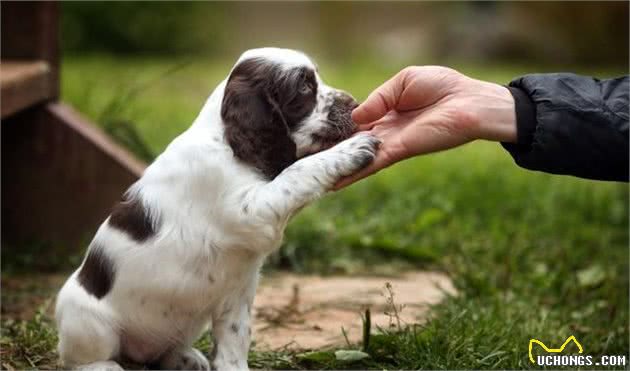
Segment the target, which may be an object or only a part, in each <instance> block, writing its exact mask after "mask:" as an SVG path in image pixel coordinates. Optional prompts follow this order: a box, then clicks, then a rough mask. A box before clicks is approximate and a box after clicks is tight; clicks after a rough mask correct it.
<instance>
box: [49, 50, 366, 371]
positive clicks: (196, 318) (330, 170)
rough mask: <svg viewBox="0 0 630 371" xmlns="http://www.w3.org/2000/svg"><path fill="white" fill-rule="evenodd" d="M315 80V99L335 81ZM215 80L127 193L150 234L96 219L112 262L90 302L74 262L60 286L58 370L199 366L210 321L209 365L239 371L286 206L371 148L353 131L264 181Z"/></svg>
mask: <svg viewBox="0 0 630 371" xmlns="http://www.w3.org/2000/svg"><path fill="white" fill-rule="evenodd" d="M252 56H257V57H261V56H262V57H264V58H269V59H271V60H274V61H279V62H282V63H284V64H286V65H291V66H293V65H308V66H312V63H311V62H310V61H309V60H308V58H307V57H306V56H305V55H304V54H302V53H299V52H295V51H290V50H280V49H272V48H265V49H256V50H250V51H247V52H246V53H244V54H243V56H242V57H241V58H240V59H239V61H240V60H242V59H244V58H249V57H252ZM319 82H320V85H319V91H318V94H319V95H321V97H320V99H318V100H323V97H324V96H325V93H328V92H329V91H333V90H334V89H332V88H330V87H327V86H326V85H324V84H323V82H321V80H319ZM225 85H226V82H225V81H223V82H222V83H220V84H219V85H218V87H217V88H216V89H215V90H214V92H213V93H212V95H211V96H210V97H209V99H208V100H207V102H206V104H205V105H204V107H203V109H202V111H201V113H200V114H199V117H197V119H196V120H195V121H194V123H193V125H192V126H191V127H190V128H189V129H188V130H186V131H185V132H184V133H182V134H181V135H180V136H179V137H177V138H176V139H175V140H173V142H172V143H171V144H170V145H169V146H168V148H167V149H166V150H165V151H164V153H162V154H161V155H160V156H159V157H158V158H157V159H156V160H155V162H153V163H152V164H151V165H150V166H149V167H148V168H147V169H146V171H145V173H144V175H143V176H142V178H141V179H139V180H138V181H137V182H136V183H135V184H133V185H132V186H131V188H130V190H129V194H130V195H134V196H135V197H138V198H139V199H140V200H142V203H143V204H144V205H145V206H146V208H147V210H149V211H151V213H152V214H151V218H152V219H153V220H155V221H158V220H159V228H156V235H155V236H153V237H151V238H149V239H147V240H146V241H144V242H141V243H138V242H136V241H135V240H134V239H133V238H131V237H130V236H129V235H127V234H126V233H125V232H123V231H120V230H118V229H116V228H114V227H112V226H111V225H109V224H108V220H106V221H105V222H104V223H103V224H102V225H101V226H100V228H99V229H98V231H97V233H96V235H95V237H94V240H93V242H92V244H96V243H98V244H100V245H101V246H103V247H104V249H105V251H106V253H107V256H108V258H109V259H111V261H112V262H113V263H114V266H115V280H114V284H113V287H112V288H111V290H110V291H109V292H108V293H107V295H105V296H104V297H102V298H101V299H97V298H95V297H94V296H92V295H90V294H89V293H88V292H86V290H85V289H84V288H83V287H82V286H81V284H80V283H79V281H78V280H77V274H78V271H79V270H77V271H76V272H75V273H74V274H73V275H71V276H70V278H69V279H68V281H67V282H66V283H65V285H64V286H63V288H62V289H61V291H60V293H59V296H58V300H57V306H56V319H57V324H58V330H59V339H60V343H59V353H60V356H61V360H62V362H63V364H64V365H65V366H66V367H79V366H83V367H88V368H89V367H92V368H100V367H105V366H107V367H110V368H111V365H112V364H113V365H114V366H115V365H116V364H115V363H113V362H106V361H112V360H114V361H115V360H118V359H119V358H120V357H121V355H124V356H125V357H128V358H131V359H132V360H135V361H137V362H148V361H151V360H156V359H159V366H160V367H162V368H168V369H175V368H195V369H208V367H209V363H208V361H207V360H206V358H205V357H204V356H203V355H202V354H201V353H200V352H199V351H197V350H194V349H192V343H193V342H194V341H195V340H196V339H197V338H198V337H199V336H200V335H201V334H202V333H203V331H204V330H205V329H207V328H208V326H209V325H211V326H212V334H213V338H214V342H215V352H216V355H215V357H214V359H213V360H212V364H213V366H214V367H216V368H217V369H219V370H236V369H238V370H245V369H247V353H248V350H249V344H250V329H251V325H250V323H251V318H250V308H251V305H252V302H253V299H254V295H255V291H256V286H257V282H258V274H259V270H260V267H261V265H262V264H263V261H264V259H265V257H266V256H267V255H268V254H269V253H271V252H272V251H274V250H275V249H277V248H278V247H279V246H280V244H281V242H282V237H283V233H284V229H285V226H286V225H287V222H288V221H289V219H290V217H291V216H292V215H293V214H294V213H295V212H297V211H298V210H299V209H301V208H302V207H303V206H305V205H306V204H308V203H309V202H311V201H313V200H315V199H317V198H318V197H320V196H322V195H323V194H324V193H325V192H326V191H328V190H330V189H331V187H332V186H333V185H334V184H335V182H337V181H338V180H339V179H340V178H341V177H343V176H346V175H349V174H352V173H353V172H355V171H357V170H358V169H359V167H360V163H363V164H365V159H366V157H367V158H370V159H371V158H373V156H374V152H375V150H376V146H377V145H378V143H377V140H376V139H374V138H373V137H371V136H368V135H365V134H363V135H358V136H354V137H352V138H350V139H348V140H346V141H343V142H341V143H340V144H338V145H336V146H334V147H333V148H331V149H328V150H325V151H322V152H319V153H316V154H314V155H311V156H308V157H305V158H302V159H300V160H298V161H297V162H296V163H294V164H293V165H291V166H290V167H288V168H286V169H285V170H284V171H283V172H282V173H281V174H280V175H279V176H277V177H276V178H275V179H273V180H272V181H267V180H265V179H264V178H263V177H262V176H261V175H260V174H259V173H258V172H257V171H255V170H254V169H252V168H251V167H249V166H248V165H245V164H243V163H241V162H240V161H238V160H237V159H235V157H234V156H233V153H232V150H231V148H230V146H229V145H228V144H227V143H226V142H225V140H224V138H223V123H222V120H221V114H220V110H221V102H222V98H223V91H224V88H225ZM319 95H318V96H319ZM320 103H321V104H324V102H318V109H319V110H318V109H316V110H315V111H314V112H313V113H312V114H311V115H310V116H309V117H308V118H307V119H306V121H307V122H306V123H305V125H303V127H302V129H301V131H300V132H297V133H295V135H294V137H293V138H294V140H295V142H296V143H297V146H298V153H302V154H303V153H307V152H312V151H313V149H314V147H313V146H314V145H315V144H314V143H310V142H309V141H310V139H309V138H310V136H309V135H308V133H309V132H310V131H312V130H315V129H316V128H317V127H319V126H320V125H322V122H323V121H324V120H325V117H323V116H322V115H324V113H323V112H322V109H323V108H322V107H321V106H320ZM104 365H105V366H104Z"/></svg>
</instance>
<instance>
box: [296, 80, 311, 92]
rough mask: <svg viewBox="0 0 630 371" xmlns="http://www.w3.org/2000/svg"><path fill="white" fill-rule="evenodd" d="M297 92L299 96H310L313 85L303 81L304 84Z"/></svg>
mask: <svg viewBox="0 0 630 371" xmlns="http://www.w3.org/2000/svg"><path fill="white" fill-rule="evenodd" d="M298 92H299V93H300V94H301V95H308V94H311V93H312V92H313V84H312V83H310V82H307V81H305V82H304V83H302V85H301V86H300V89H299V90H298Z"/></svg>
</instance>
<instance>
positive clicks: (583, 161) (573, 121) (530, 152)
mask: <svg viewBox="0 0 630 371" xmlns="http://www.w3.org/2000/svg"><path fill="white" fill-rule="evenodd" d="M510 90H511V92H512V95H513V97H514V98H515V102H516V103H515V106H516V116H517V117H516V121H517V127H518V135H517V138H518V141H517V143H515V144H513V143H504V147H505V148H506V149H507V150H508V151H509V152H510V154H511V155H512V157H514V160H515V161H516V163H517V164H518V165H520V166H522V167H524V168H527V169H531V170H540V171H545V172H549V173H555V174H569V175H575V176H579V177H583V178H590V179H600V180H617V181H627V180H628V114H627V112H628V93H627V91H628V78H627V77H626V78H621V79H615V80H608V81H598V80H596V79H593V78H591V77H584V76H577V75H573V74H547V75H528V76H524V77H522V78H520V79H517V80H515V81H513V82H512V83H511V84H510Z"/></svg>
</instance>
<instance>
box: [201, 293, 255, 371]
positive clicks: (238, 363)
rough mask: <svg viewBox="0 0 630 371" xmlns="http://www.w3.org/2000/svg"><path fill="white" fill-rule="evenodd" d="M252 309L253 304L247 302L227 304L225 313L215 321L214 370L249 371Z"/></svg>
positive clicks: (213, 331) (213, 329)
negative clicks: (248, 356) (248, 358)
mask: <svg viewBox="0 0 630 371" xmlns="http://www.w3.org/2000/svg"><path fill="white" fill-rule="evenodd" d="M250 308H251V304H250V303H247V302H246V300H242V302H240V303H237V304H234V305H231V304H226V306H225V308H224V309H223V312H222V313H221V314H219V315H218V316H216V318H214V319H213V324H212V338H213V340H214V349H213V350H212V353H213V359H212V361H211V362H212V369H213V370H219V371H225V370H248V366H247V354H248V352H249V344H250V338H251V325H250V323H251V321H250Z"/></svg>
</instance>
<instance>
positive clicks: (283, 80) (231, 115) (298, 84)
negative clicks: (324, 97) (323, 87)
mask: <svg viewBox="0 0 630 371" xmlns="http://www.w3.org/2000/svg"><path fill="white" fill-rule="evenodd" d="M316 92H317V81H316V80H315V74H314V72H313V71H311V70H309V69H307V68H306V67H299V68H293V69H290V70H284V69H282V68H281V67H280V66H279V65H277V64H274V63H272V62H270V61H268V60H265V59H263V58H252V59H248V60H245V61H243V62H241V63H240V64H239V65H237V66H236V67H235V68H234V70H233V71H232V74H231V75H230V77H229V79H228V82H227V85H226V87H225V93H224V96H223V103H222V106H221V117H222V119H223V122H224V123H225V138H226V140H227V142H228V144H229V145H230V147H231V148H232V151H233V152H234V155H235V156H236V157H237V158H238V159H239V160H241V161H243V162H245V163H247V164H249V165H251V166H253V167H255V168H256V169H258V170H259V171H260V172H261V173H262V174H263V175H264V176H265V177H267V178H268V179H273V178H275V177H276V176H277V175H278V174H280V172H282V170H284V169H285V168H287V167H288V166H289V165H291V164H292V163H294V162H295V161H296V160H297V156H296V145H295V143H294V142H293V140H292V139H291V137H290V132H291V131H292V130H295V129H296V127H297V125H298V124H299V123H300V122H301V121H302V120H303V119H304V118H305V117H306V116H308V115H309V114H310V113H311V112H312V111H313V109H314V108H315V105H316V103H317V97H316Z"/></svg>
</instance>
